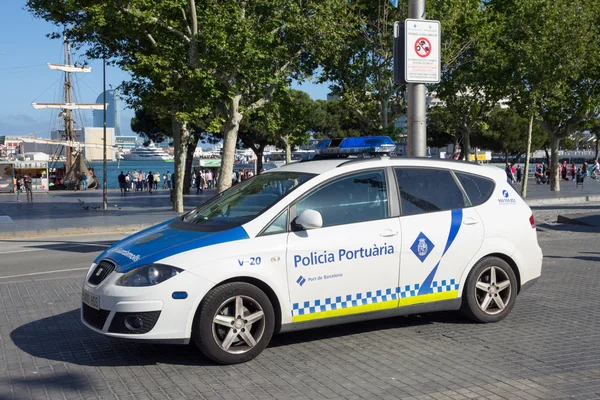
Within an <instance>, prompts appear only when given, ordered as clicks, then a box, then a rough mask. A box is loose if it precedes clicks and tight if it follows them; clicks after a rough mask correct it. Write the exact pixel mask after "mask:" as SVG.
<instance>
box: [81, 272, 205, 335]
mask: <svg viewBox="0 0 600 400" xmlns="http://www.w3.org/2000/svg"><path fill="white" fill-rule="evenodd" d="M122 275H123V274H120V273H116V272H113V273H111V274H110V275H109V276H108V277H107V278H106V279H105V280H104V281H103V282H101V283H100V284H99V285H98V286H92V285H89V284H88V283H87V279H86V283H84V285H83V290H85V291H87V292H89V293H91V294H92V295H94V296H98V297H99V306H100V309H99V310H96V309H94V308H92V307H90V306H88V305H86V304H85V303H83V302H82V307H81V312H80V317H81V322H82V323H83V324H84V325H85V326H87V327H88V328H89V329H91V330H93V331H95V332H98V333H101V334H103V335H106V336H110V337H115V338H123V339H134V340H142V341H152V342H161V343H188V342H189V341H190V337H191V331H192V323H193V319H194V315H195V312H196V309H197V308H198V304H199V303H200V300H201V299H202V298H203V297H204V295H205V294H206V293H207V292H208V291H209V290H210V289H211V288H212V286H213V284H212V283H211V282H209V281H207V280H204V279H202V278H200V277H198V276H197V275H194V274H192V273H189V272H187V271H183V272H182V273H180V274H178V275H177V276H174V277H172V278H171V279H168V280H166V281H165V282H162V283H160V284H158V285H155V286H147V287H124V286H117V285H115V284H114V282H115V281H116V280H117V279H118V278H119V277H121V276H122ZM174 292H186V293H187V298H185V299H173V293H174Z"/></svg>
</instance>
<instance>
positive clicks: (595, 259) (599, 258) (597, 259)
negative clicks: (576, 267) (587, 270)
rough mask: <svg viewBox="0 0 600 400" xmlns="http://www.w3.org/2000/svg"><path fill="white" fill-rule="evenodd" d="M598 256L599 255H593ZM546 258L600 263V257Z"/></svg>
mask: <svg viewBox="0 0 600 400" xmlns="http://www.w3.org/2000/svg"><path fill="white" fill-rule="evenodd" d="M591 254H598V253H591ZM544 257H545V258H559V259H568V260H572V259H575V260H581V261H591V262H600V256H597V257H594V256H573V257H564V256H544Z"/></svg>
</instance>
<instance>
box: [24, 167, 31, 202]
mask: <svg viewBox="0 0 600 400" xmlns="http://www.w3.org/2000/svg"><path fill="white" fill-rule="evenodd" d="M23 181H24V182H25V193H26V194H27V202H28V203H33V192H32V190H31V189H32V187H31V177H30V176H29V175H27V174H25V175H24V176H23Z"/></svg>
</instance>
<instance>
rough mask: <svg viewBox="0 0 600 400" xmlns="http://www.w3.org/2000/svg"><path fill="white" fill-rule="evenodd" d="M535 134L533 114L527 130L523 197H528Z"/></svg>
mask: <svg viewBox="0 0 600 400" xmlns="http://www.w3.org/2000/svg"><path fill="white" fill-rule="evenodd" d="M532 133H533V113H531V117H530V118H529V128H528V129H527V150H526V153H525V168H523V186H522V187H521V197H523V198H526V197H527V182H528V181H529V160H530V159H531V136H532Z"/></svg>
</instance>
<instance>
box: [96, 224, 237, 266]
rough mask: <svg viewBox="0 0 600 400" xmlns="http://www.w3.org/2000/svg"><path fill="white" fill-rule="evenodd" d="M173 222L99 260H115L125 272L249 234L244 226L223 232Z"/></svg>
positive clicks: (128, 241) (134, 238)
mask: <svg viewBox="0 0 600 400" xmlns="http://www.w3.org/2000/svg"><path fill="white" fill-rule="evenodd" d="M171 222H172V220H170V221H166V222H163V223H162V224H159V225H156V226H153V227H151V228H148V229H145V230H143V231H140V232H138V233H136V234H133V235H131V236H128V237H126V238H125V239H123V240H121V241H120V242H117V243H115V244H114V245H113V246H111V247H110V248H108V249H107V250H105V251H104V252H102V254H100V255H99V256H98V257H97V258H96V260H95V262H96V263H97V262H99V261H100V260H102V259H109V260H112V261H113V262H115V264H116V265H117V268H116V271H117V272H121V273H125V272H128V271H131V270H132V269H134V268H137V267H140V266H142V265H147V264H152V263H154V262H157V261H159V260H162V259H164V258H166V257H169V256H172V255H174V254H178V253H182V252H185V251H189V250H193V249H197V248H200V247H206V246H211V245H214V244H219V243H225V242H232V241H235V240H242V239H247V238H248V234H247V233H246V231H245V230H244V228H242V227H241V226H238V227H236V228H233V229H228V230H225V231H220V232H200V231H195V230H183V229H175V228H173V227H171V226H170V223H171ZM179 267H181V266H179Z"/></svg>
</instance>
